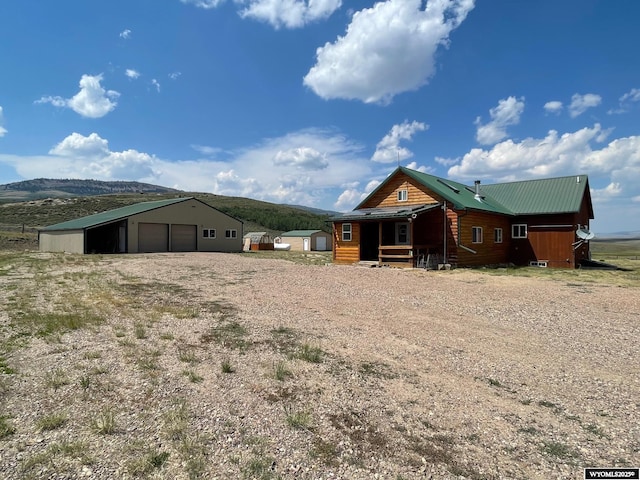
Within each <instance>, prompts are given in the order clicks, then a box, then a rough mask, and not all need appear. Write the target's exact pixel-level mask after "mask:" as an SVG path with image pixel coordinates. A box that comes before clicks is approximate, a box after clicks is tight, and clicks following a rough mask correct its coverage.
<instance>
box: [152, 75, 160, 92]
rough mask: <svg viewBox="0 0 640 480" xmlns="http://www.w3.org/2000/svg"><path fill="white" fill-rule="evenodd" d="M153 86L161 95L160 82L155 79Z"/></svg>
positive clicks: (153, 79)
mask: <svg viewBox="0 0 640 480" xmlns="http://www.w3.org/2000/svg"><path fill="white" fill-rule="evenodd" d="M151 85H153V86H154V87H156V90H157V91H158V93H160V83H159V82H158V80H156V79H155V78H152V79H151Z"/></svg>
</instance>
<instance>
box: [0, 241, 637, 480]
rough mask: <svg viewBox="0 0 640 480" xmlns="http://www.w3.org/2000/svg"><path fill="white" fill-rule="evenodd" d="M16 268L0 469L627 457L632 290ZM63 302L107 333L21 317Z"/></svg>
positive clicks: (302, 473)
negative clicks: (45, 330) (53, 328)
mask: <svg viewBox="0 0 640 480" xmlns="http://www.w3.org/2000/svg"><path fill="white" fill-rule="evenodd" d="M25 257H28V259H25V258H22V259H21V260H20V261H16V262H15V263H14V264H9V265H6V266H5V267H3V269H2V270H0V273H1V274H0V285H1V286H2V288H1V290H0V302H2V304H4V305H7V307H6V308H5V309H3V310H2V312H1V313H0V332H2V335H3V337H4V338H3V343H2V350H0V372H3V373H1V374H0V400H1V403H0V420H2V421H1V422H0V478H6V479H14V478H16V479H17V478H47V479H50V478H51V479H58V478H60V479H62V478H96V479H110V478H166V479H174V478H176V479H179V478H185V479H186V478H210V479H243V478H244V479H252V478H256V479H277V478H282V479H354V480H358V479H367V480H368V479H375V478H379V479H394V480H400V479H414V478H415V479H418V478H434V479H436V478H444V479H448V478H451V479H453V478H457V479H465V478H468V479H483V478H487V479H494V478H495V479H498V478H504V479H573V478H575V479H579V478H583V468H584V467H589V466H592V467H598V466H629V467H638V466H640V426H639V423H638V418H640V361H639V356H638V353H639V351H640V347H639V346H638V338H640V295H639V292H638V288H634V287H619V286H608V285H600V284H593V283H587V282H584V281H577V282H566V281H557V280H555V281H554V280H549V279H540V278H524V277H512V276H497V275H490V274H486V273H482V272H479V271H469V270H463V269H460V270H453V271H443V272H433V271H424V270H398V269H389V268H362V267H355V266H336V265H322V266H312V265H299V264H294V263H291V262H287V261H282V260H265V259H257V258H255V257H253V256H252V255H251V254H243V255H234V254H203V253H194V254H158V255H123V256H113V257H96V258H94V257H77V256H63V257H62V258H61V257H60V256H47V255H44V254H35V253H34V254H28V255H25ZM27 260H28V261H27ZM29 305H31V307H29ZM68 306H71V307H72V308H71V310H75V311H77V310H79V306H82V307H83V309H84V310H86V311H90V312H94V314H95V315H97V318H98V319H102V322H101V323H97V324H96V325H95V326H85V327H82V328H79V329H75V330H71V331H68V332H65V333H53V334H46V335H44V334H42V335H34V332H35V331H34V328H35V327H32V328H31V330H29V329H28V328H27V327H25V325H27V323H25V320H24V319H25V318H27V317H28V315H27V314H26V313H25V312H27V313H28V312H31V313H29V314H30V315H33V311H35V310H34V308H35V309H37V310H38V311H40V312H46V311H51V312H61V311H62V312H64V311H65V310H69V309H68V308H66V307H68ZM20 312H22V314H21V313H20ZM67 313H68V312H67ZM92 318H93V317H92ZM16 319H18V320H16ZM19 319H22V320H19ZM28 325H33V324H28ZM56 419H57V420H56Z"/></svg>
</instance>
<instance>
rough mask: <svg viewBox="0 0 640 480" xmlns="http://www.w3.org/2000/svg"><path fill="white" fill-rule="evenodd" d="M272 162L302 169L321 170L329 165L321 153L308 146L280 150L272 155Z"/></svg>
mask: <svg viewBox="0 0 640 480" xmlns="http://www.w3.org/2000/svg"><path fill="white" fill-rule="evenodd" d="M273 164H274V165H283V166H287V167H294V168H298V169H302V170H322V169H324V168H327V167H328V166H329V162H327V159H326V158H325V156H324V155H323V154H322V153H320V152H319V151H317V150H316V149H314V148H309V147H297V148H290V149H288V150H280V151H279V152H278V153H276V154H275V156H274V157H273Z"/></svg>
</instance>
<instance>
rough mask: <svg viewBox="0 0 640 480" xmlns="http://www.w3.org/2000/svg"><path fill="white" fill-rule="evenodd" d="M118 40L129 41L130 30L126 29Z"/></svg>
mask: <svg viewBox="0 0 640 480" xmlns="http://www.w3.org/2000/svg"><path fill="white" fill-rule="evenodd" d="M120 38H124V39H125V40H129V38H131V30H129V29H128V28H127V29H126V30H123V31H122V32H120Z"/></svg>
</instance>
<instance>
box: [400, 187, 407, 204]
mask: <svg viewBox="0 0 640 480" xmlns="http://www.w3.org/2000/svg"><path fill="white" fill-rule="evenodd" d="M408 199H409V192H408V191H407V190H406V189H405V190H398V201H399V202H406V201H407V200H408Z"/></svg>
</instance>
